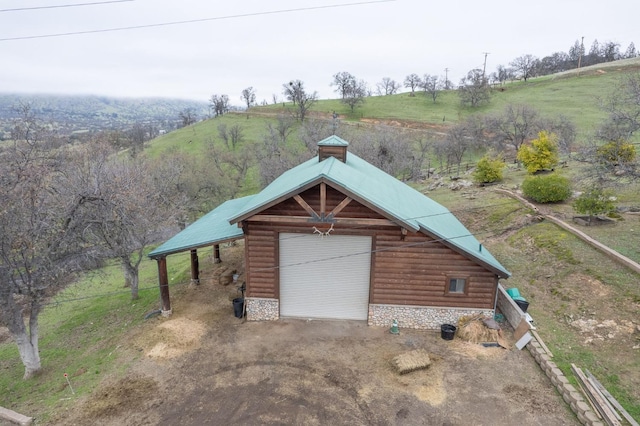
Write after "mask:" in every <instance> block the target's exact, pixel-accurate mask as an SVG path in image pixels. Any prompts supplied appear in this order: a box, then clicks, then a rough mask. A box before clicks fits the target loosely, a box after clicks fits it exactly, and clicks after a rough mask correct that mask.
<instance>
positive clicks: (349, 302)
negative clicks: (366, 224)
mask: <svg viewBox="0 0 640 426" xmlns="http://www.w3.org/2000/svg"><path fill="white" fill-rule="evenodd" d="M370 270H371V237H361V236H346V235H329V236H326V237H324V238H321V237H320V236H318V234H313V235H305V234H285V233H283V234H280V315H281V316H284V317H301V318H334V319H353V320H366V319H367V317H368V313H369V277H370Z"/></svg>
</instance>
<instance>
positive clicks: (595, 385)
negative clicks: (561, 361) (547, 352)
mask: <svg viewBox="0 0 640 426" xmlns="http://www.w3.org/2000/svg"><path fill="white" fill-rule="evenodd" d="M571 371H573V374H574V375H575V376H576V380H577V381H578V384H579V385H580V388H581V389H582V392H583V393H584V394H585V396H586V397H587V399H588V400H589V402H590V403H591V406H592V407H593V409H594V411H595V412H596V414H598V415H599V416H600V418H602V421H603V422H604V423H605V424H607V425H609V426H619V425H621V424H622V417H624V418H625V420H626V421H627V422H629V424H630V425H632V426H639V425H638V422H636V421H635V420H634V419H633V417H631V415H630V414H629V413H627V411H626V410H625V409H624V408H623V407H622V405H620V403H619V402H618V401H616V399H615V398H614V397H613V396H611V394H610V393H609V392H608V391H607V390H606V389H605V387H604V386H602V384H601V383H600V382H599V381H598V379H596V378H595V377H594V376H593V374H591V373H590V372H589V370H587V369H585V370H584V371H582V370H581V369H580V368H578V367H576V365H575V364H571ZM618 413H619V414H618ZM621 416H622V417H621ZM625 424H626V423H625Z"/></svg>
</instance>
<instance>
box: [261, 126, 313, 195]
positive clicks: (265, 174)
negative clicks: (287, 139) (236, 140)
mask: <svg viewBox="0 0 640 426" xmlns="http://www.w3.org/2000/svg"><path fill="white" fill-rule="evenodd" d="M266 130H267V132H266V134H265V135H264V136H263V138H262V146H261V147H260V149H259V150H258V151H257V155H258V166H259V168H260V183H261V185H262V186H263V187H264V186H267V185H268V184H270V183H271V182H272V181H273V180H275V179H276V178H277V177H278V176H280V175H281V174H282V173H284V172H286V171H287V170H289V169H291V168H292V167H294V166H295V165H297V164H299V163H300V162H302V161H303V159H307V158H309V153H308V152H305V153H302V154H296V153H294V152H292V151H291V150H287V148H286V145H285V143H283V142H282V139H281V135H280V134H279V133H278V131H277V130H276V128H275V127H274V126H273V125H268V126H267V129H266ZM304 157H306V158H304Z"/></svg>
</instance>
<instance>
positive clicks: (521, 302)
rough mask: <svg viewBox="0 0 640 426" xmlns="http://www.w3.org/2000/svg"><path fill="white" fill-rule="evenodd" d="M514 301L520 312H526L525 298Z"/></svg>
mask: <svg viewBox="0 0 640 426" xmlns="http://www.w3.org/2000/svg"><path fill="white" fill-rule="evenodd" d="M514 302H516V305H518V307H519V308H520V310H521V311H522V313H526V312H527V309H529V302H527V301H526V300H514Z"/></svg>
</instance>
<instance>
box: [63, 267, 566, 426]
mask: <svg viewBox="0 0 640 426" xmlns="http://www.w3.org/2000/svg"><path fill="white" fill-rule="evenodd" d="M227 266H228V265H227ZM209 267H210V266H209V265H207V266H206V268H209ZM236 295H237V294H236V290H235V288H234V287H233V286H228V287H223V286H220V285H219V284H218V283H217V280H216V279H215V277H213V276H210V278H209V279H207V278H206V276H205V277H204V278H203V282H202V284H201V285H200V286H199V287H195V288H186V287H185V288H184V290H183V291H182V292H180V293H177V294H175V295H174V305H173V307H174V314H173V316H172V317H170V318H168V319H165V318H155V319H153V320H151V321H149V322H148V323H146V324H145V326H144V327H143V328H142V329H141V330H138V331H137V332H135V333H133V334H132V335H131V336H130V339H128V340H127V342H128V343H127V348H126V349H125V350H127V351H130V352H131V353H132V354H136V353H137V354H138V357H139V359H138V360H136V361H135V362H133V364H132V367H131V368H130V369H129V370H128V371H127V372H126V374H125V375H124V377H122V378H120V379H119V380H111V381H108V382H105V383H104V384H103V385H101V387H100V388H99V389H97V390H96V391H95V392H94V393H93V394H92V395H91V396H90V397H88V398H87V399H86V400H85V401H84V402H83V403H81V404H80V405H79V406H78V407H77V410H75V411H74V412H73V413H66V414H64V413H63V415H61V416H60V418H59V419H56V422H57V423H60V424H86V423H87V422H98V423H100V424H102V425H121V424H128V425H151V424H181V425H201V424H229V425H234V424H237V425H241V424H242V425H245V424H312V425H313V424H350V425H371V424H380V425H387V424H393V425H413V424H433V425H468V424H475V425H512V424H520V425H540V424H553V425H574V424H578V422H577V420H576V419H575V417H574V416H573V415H572V414H571V412H570V411H569V410H568V408H567V407H566V405H565V404H564V402H563V401H562V399H561V398H560V397H559V396H558V394H557V393H556V392H555V390H554V388H553V387H552V385H551V384H550V382H549V381H548V379H547V378H546V376H545V375H544V374H543V373H542V372H541V371H540V369H539V368H538V366H537V364H535V361H534V360H533V359H532V357H531V355H530V354H529V352H528V351H517V350H515V349H514V350H504V349H500V348H484V347H482V346H481V345H476V344H470V343H466V342H462V341H460V340H457V339H456V340H454V341H445V340H442V339H441V338H440V335H439V333H435V332H425V331H418V330H405V329H402V330H401V333H400V335H392V334H390V333H389V332H388V329H383V328H375V327H368V326H367V325H366V324H365V323H364V322H357V321H305V320H281V321H276V322H256V323H254V322H243V321H242V320H240V319H237V318H235V317H234V316H233V309H232V304H231V302H230V300H231V299H232V298H233V297H235V296H236ZM417 348H423V349H425V350H427V351H428V352H429V353H430V354H431V355H432V358H433V360H434V363H433V365H432V366H431V367H430V368H429V369H427V370H421V371H415V372H413V373H409V374H407V375H404V376H400V375H398V374H397V373H396V372H395V371H394V370H393V368H392V367H391V360H392V358H393V357H395V356H396V355H399V354H401V353H403V352H406V351H409V350H412V349H417Z"/></svg>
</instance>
